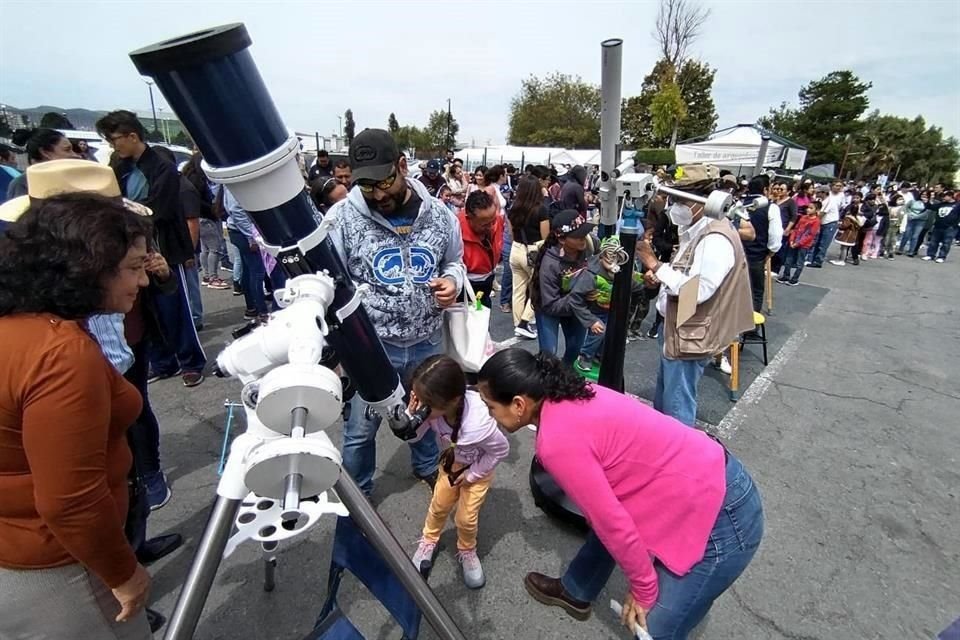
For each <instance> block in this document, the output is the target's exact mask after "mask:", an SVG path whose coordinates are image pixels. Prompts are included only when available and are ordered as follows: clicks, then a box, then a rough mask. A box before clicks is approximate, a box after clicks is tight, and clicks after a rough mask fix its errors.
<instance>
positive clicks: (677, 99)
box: [650, 80, 687, 149]
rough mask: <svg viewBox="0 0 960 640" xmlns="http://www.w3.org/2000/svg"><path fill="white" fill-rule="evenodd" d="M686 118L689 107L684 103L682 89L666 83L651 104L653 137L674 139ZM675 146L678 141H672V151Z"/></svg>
mask: <svg viewBox="0 0 960 640" xmlns="http://www.w3.org/2000/svg"><path fill="white" fill-rule="evenodd" d="M686 117H687V105H685V104H684V103H683V96H681V95H680V87H678V86H677V83H676V82H673V81H669V80H668V81H666V82H664V83H663V84H662V86H661V88H660V91H658V92H657V95H655V96H654V97H653V100H652V101H651V102H650V122H651V124H652V125H653V135H655V136H657V137H658V138H662V137H664V136H668V137H672V136H673V135H675V134H674V132H675V131H676V127H677V126H679V124H680V123H681V122H683V121H684V119H685V118H686ZM675 146H676V141H675V140H671V142H670V148H671V149H672V148H673V147H675Z"/></svg>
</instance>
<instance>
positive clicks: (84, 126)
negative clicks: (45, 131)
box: [6, 104, 107, 131]
mask: <svg viewBox="0 0 960 640" xmlns="http://www.w3.org/2000/svg"><path fill="white" fill-rule="evenodd" d="M6 111H7V113H10V114H14V115H21V116H23V115H25V116H27V119H28V120H29V122H30V123H31V124H33V125H36V124H37V123H39V122H40V118H42V117H43V114H45V113H49V112H50V111H53V112H55V113H63V114H66V116H67V119H68V120H70V122H72V123H73V126H74V127H76V128H77V129H81V130H90V131H93V129H94V125H95V124H96V122H97V120H98V119H100V118H101V117H103V116H104V115H106V114H107V112H106V111H91V110H90V109H77V108H72V109H64V108H63V107H55V106H52V105H46V104H44V105H40V106H38V107H30V108H27V109H20V108H17V107H12V106H9V105H8V106H7V107H6ZM9 124H10V126H13V127H14V128H19V127H20V126H22V124H21V121H19V120H17V121H16V126H14V123H12V122H9Z"/></svg>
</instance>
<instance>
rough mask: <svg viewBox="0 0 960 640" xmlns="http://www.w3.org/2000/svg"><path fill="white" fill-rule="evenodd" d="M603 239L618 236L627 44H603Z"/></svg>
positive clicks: (609, 41)
mask: <svg viewBox="0 0 960 640" xmlns="http://www.w3.org/2000/svg"><path fill="white" fill-rule="evenodd" d="M600 51H601V58H600V225H601V226H600V237H601V238H605V237H607V236H612V235H613V234H615V233H616V232H617V215H618V213H619V210H618V208H617V185H616V179H617V171H616V168H617V145H618V144H620V93H621V89H620V84H621V75H622V74H621V68H622V66H623V40H621V39H620V38H611V39H609V40H604V41H603V42H601V43H600Z"/></svg>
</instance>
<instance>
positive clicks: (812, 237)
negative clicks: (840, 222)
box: [777, 200, 822, 287]
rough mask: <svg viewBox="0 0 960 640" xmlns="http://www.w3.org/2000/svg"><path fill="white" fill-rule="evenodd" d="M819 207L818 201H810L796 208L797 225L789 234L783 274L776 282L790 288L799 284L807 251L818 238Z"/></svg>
mask: <svg viewBox="0 0 960 640" xmlns="http://www.w3.org/2000/svg"><path fill="white" fill-rule="evenodd" d="M821 207H822V205H821V203H820V201H819V200H811V201H810V204H808V205H807V206H805V207H799V208H798V213H799V214H800V215H799V216H797V223H796V224H795V225H794V226H793V231H791V232H790V236H789V238H788V243H789V248H788V249H787V256H786V258H784V261H783V274H782V275H781V276H780V277H779V278H777V282H779V283H781V284H785V285H788V286H791V287H795V286H797V285H798V284H800V274H801V273H802V272H803V262H804V260H805V259H806V257H807V251H809V250H810V249H812V248H813V245H814V244H815V243H816V242H817V238H818V237H819V236H820V210H821ZM794 270H795V271H794ZM791 272H792V275H791Z"/></svg>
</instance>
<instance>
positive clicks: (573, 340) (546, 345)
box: [536, 311, 587, 365]
mask: <svg viewBox="0 0 960 640" xmlns="http://www.w3.org/2000/svg"><path fill="white" fill-rule="evenodd" d="M536 316H537V341H538V342H539V343H540V351H546V352H547V353H550V354H553V355H556V353H557V347H558V346H559V343H560V331H561V330H562V331H563V343H564V350H563V361H564V362H565V363H567V364H569V365H572V364H573V361H574V360H576V359H577V355H578V354H579V353H580V347H581V346H582V345H583V339H584V337H585V336H586V333H587V332H586V329H584V328H583V325H582V324H580V321H579V320H577V319H576V318H574V317H573V316H569V317H566V318H561V317H559V316H550V315H547V314H545V313H541V312H539V311H537V312H536Z"/></svg>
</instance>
